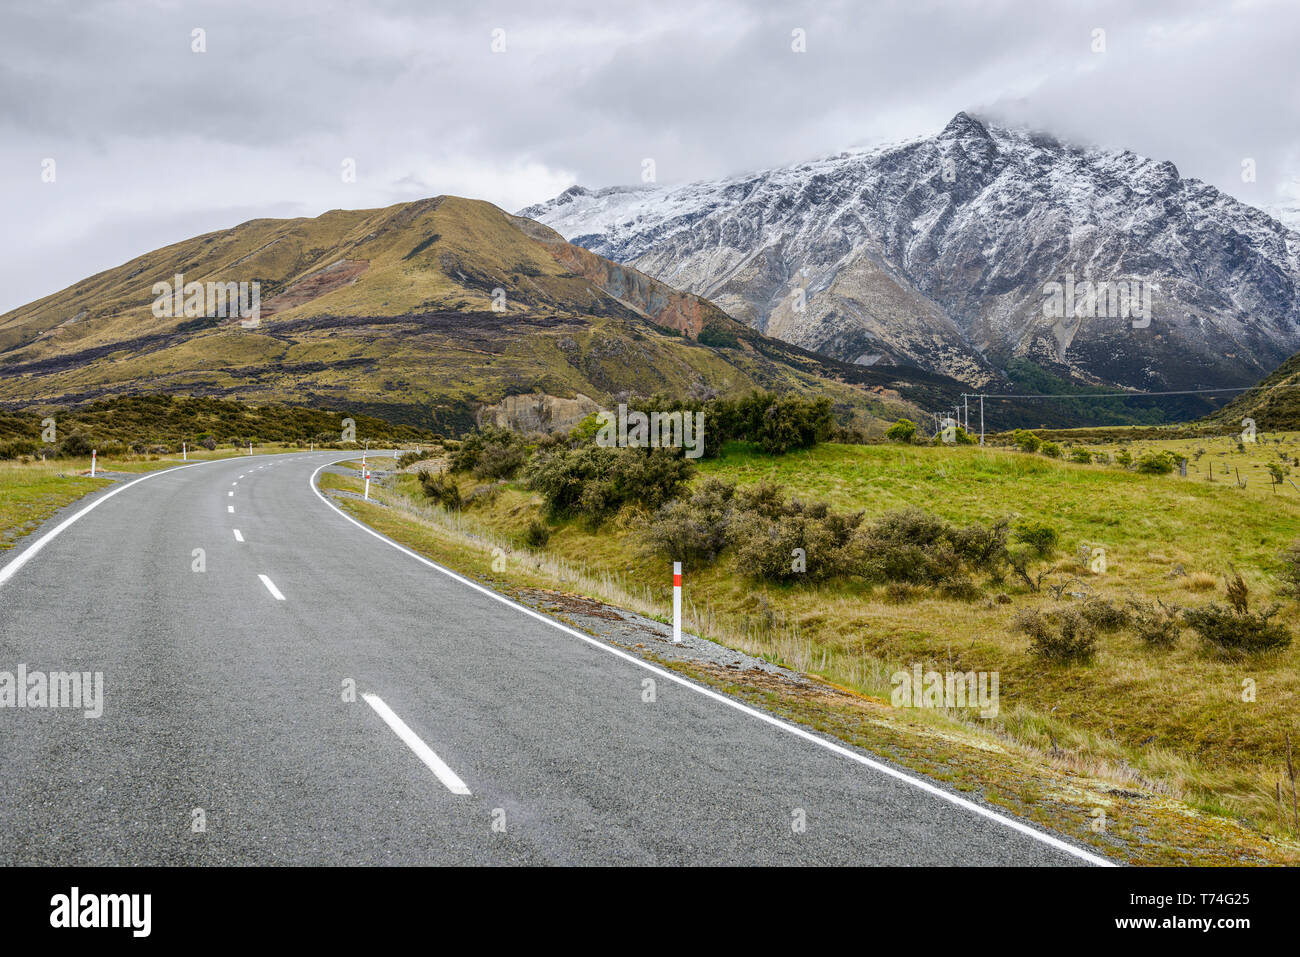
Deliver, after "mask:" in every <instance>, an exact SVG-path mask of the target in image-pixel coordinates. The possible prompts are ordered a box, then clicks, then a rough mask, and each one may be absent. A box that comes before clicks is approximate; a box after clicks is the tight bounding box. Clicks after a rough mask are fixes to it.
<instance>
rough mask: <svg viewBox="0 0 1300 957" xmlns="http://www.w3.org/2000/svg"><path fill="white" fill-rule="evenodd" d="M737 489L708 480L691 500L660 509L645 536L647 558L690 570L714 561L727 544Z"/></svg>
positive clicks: (714, 480)
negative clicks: (658, 558) (656, 557)
mask: <svg viewBox="0 0 1300 957" xmlns="http://www.w3.org/2000/svg"><path fill="white" fill-rule="evenodd" d="M734 495H735V486H734V485H729V484H727V483H726V482H723V481H720V480H719V479H716V478H709V479H707V480H706V481H705V482H704V483H703V484H702V485H701V486H700V487H699V488H698V489H696V490H695V492H694V494H692V495H691V497H690V498H689V499H686V500H682V499H678V500H676V501H672V502H669V503H667V504H666V505H662V506H660V508H659V510H658V511H656V512H655V514H654V517H653V518H652V519H651V521H650V523H649V524H648V525H647V526H646V528H645V530H644V531H643V532H642V535H641V544H642V549H643V551H644V552H645V553H646V554H647V555H651V556H658V557H662V558H666V559H668V560H669V561H675V562H681V563H682V564H683V565H685V566H686V567H688V568H693V567H698V566H699V565H701V564H708V563H711V562H713V561H714V560H715V559H716V558H717V557H718V555H719V554H720V553H721V552H722V550H723V548H724V547H725V546H726V544H727V530H728V527H729V525H730V522H731V511H732V508H731V501H732V498H733V497H734Z"/></svg>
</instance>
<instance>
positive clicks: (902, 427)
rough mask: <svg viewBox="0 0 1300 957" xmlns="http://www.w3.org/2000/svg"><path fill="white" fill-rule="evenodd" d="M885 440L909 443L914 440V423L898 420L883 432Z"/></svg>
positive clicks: (909, 420) (908, 420)
mask: <svg viewBox="0 0 1300 957" xmlns="http://www.w3.org/2000/svg"><path fill="white" fill-rule="evenodd" d="M885 438H887V439H889V441H891V442H911V441H912V439H914V438H916V423H915V422H913V421H912V420H911V419H899V420H898V421H897V422H895V423H894V424H893V425H891V426H890V427H889V428H888V429H886V430H885Z"/></svg>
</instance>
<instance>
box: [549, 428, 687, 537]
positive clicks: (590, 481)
mask: <svg viewBox="0 0 1300 957" xmlns="http://www.w3.org/2000/svg"><path fill="white" fill-rule="evenodd" d="M690 474H691V466H690V463H689V462H688V461H687V460H686V459H685V458H683V457H682V456H681V455H680V454H679V453H678V451H677V450H675V449H620V448H605V447H603V446H599V445H583V446H580V447H578V448H567V447H564V446H556V447H552V448H548V449H543V450H541V451H539V452H538V453H537V454H536V455H535V456H533V459H532V460H531V461H530V462H529V463H528V468H527V469H526V471H525V478H526V479H527V482H528V485H529V487H530V488H532V489H534V490H535V491H538V492H540V493H541V494H542V497H543V499H544V500H545V502H546V510H547V513H548V514H549V515H551V517H553V518H570V517H574V516H582V517H584V518H585V519H587V521H588V522H589V523H590V524H591V525H593V526H595V525H599V524H600V523H601V522H602V521H604V520H605V519H606V518H608V517H610V516H611V515H613V514H614V513H615V512H617V511H618V510H619V509H620V508H622V507H623V506H624V505H628V504H638V505H642V506H644V507H646V508H650V509H655V508H659V507H660V506H661V505H663V504H665V503H666V502H668V501H670V500H672V499H674V498H676V497H677V495H678V493H679V492H680V491H681V489H682V487H683V486H684V485H685V484H686V482H687V480H688V479H689V478H690Z"/></svg>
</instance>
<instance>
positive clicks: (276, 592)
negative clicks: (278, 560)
mask: <svg viewBox="0 0 1300 957" xmlns="http://www.w3.org/2000/svg"><path fill="white" fill-rule="evenodd" d="M257 577H258V578H260V579H262V584H263V585H265V586H266V590H267V591H269V592H270V593H271V597H272V598H274V599H275V600H276V601H284V595H282V594H280V589H278V588H276V587H275V582H273V581H271V579H269V578H267V577H266V576H265V575H258V576H257Z"/></svg>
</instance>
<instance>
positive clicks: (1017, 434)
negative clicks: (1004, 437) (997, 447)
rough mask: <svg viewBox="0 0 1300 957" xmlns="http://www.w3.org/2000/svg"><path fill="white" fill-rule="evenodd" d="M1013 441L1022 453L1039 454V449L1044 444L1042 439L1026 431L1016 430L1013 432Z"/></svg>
mask: <svg viewBox="0 0 1300 957" xmlns="http://www.w3.org/2000/svg"><path fill="white" fill-rule="evenodd" d="M1011 441H1012V442H1014V443H1015V446H1016V448H1018V449H1020V451H1021V452H1037V451H1038V447H1039V446H1040V445H1042V444H1043V442H1042V439H1040V438H1039V437H1038V436H1036V435H1034V433H1033V432H1029V431H1026V430H1025V429H1016V430H1015V431H1014V432H1012V433H1011Z"/></svg>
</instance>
